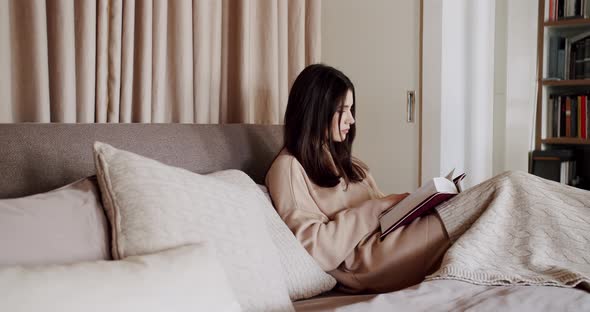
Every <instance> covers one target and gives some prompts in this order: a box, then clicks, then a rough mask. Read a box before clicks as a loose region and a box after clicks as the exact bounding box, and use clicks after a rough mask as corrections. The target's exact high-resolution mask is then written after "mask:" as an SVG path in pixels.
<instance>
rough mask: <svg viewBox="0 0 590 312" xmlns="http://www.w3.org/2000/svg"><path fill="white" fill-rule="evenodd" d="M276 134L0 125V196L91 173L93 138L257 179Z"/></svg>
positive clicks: (270, 130) (274, 129)
mask: <svg viewBox="0 0 590 312" xmlns="http://www.w3.org/2000/svg"><path fill="white" fill-rule="evenodd" d="M282 135H283V128H282V126H265V125H245V124H226V125H194V124H33V123H31V124H29V123H25V124H0V198H14V197H19V196H25V195H30V194H35V193H40V192H45V191H48V190H51V189H54V188H57V187H59V186H62V185H65V184H68V183H70V182H73V181H75V180H77V179H80V178H83V177H86V176H90V175H94V174H95V170H94V160H93V156H92V144H93V142H94V141H102V142H106V143H109V144H111V145H113V146H115V147H117V148H121V149H125V150H128V151H131V152H134V153H137V154H140V155H143V156H146V157H150V158H153V159H156V160H159V161H161V162H163V163H166V164H169V165H173V166H177V167H182V168H185V169H188V170H190V171H193V172H198V173H208V172H212V171H217V170H221V169H240V170H243V171H245V172H246V173H248V174H249V175H250V176H251V177H252V178H253V179H254V180H255V181H256V182H257V183H262V182H263V181H264V175H265V174H266V171H267V170H268V168H269V166H270V164H271V162H272V160H273V159H274V157H275V156H276V154H277V153H278V152H279V150H280V148H281V147H282V140H283V137H282Z"/></svg>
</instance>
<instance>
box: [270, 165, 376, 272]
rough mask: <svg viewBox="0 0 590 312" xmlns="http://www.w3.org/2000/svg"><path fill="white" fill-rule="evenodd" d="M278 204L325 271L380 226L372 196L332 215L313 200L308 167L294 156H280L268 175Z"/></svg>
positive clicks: (340, 260) (299, 238)
mask: <svg viewBox="0 0 590 312" xmlns="http://www.w3.org/2000/svg"><path fill="white" fill-rule="evenodd" d="M266 184H267V187H268V189H269V192H270V195H271V198H272V200H273V203H274V205H275V208H276V210H277V212H278V213H279V215H280V216H281V218H282V219H283V221H285V223H286V224H287V226H288V227H289V228H290V229H291V231H292V232H293V233H294V234H295V236H296V237H297V239H298V240H299V241H300V242H301V244H302V245H303V247H304V248H305V249H306V250H307V251H308V252H309V253H310V254H311V256H312V257H313V258H314V259H315V260H316V261H317V262H318V263H319V265H320V266H321V267H322V269H323V270H325V271H331V270H334V269H336V268H337V267H338V266H339V265H340V264H341V263H342V262H343V261H344V260H345V259H346V257H347V256H348V255H350V254H351V252H352V251H353V250H354V248H355V247H356V245H357V244H358V243H359V242H360V241H361V240H362V239H363V238H364V237H365V236H366V235H367V234H369V233H371V232H372V231H373V230H374V229H376V228H377V226H378V218H377V217H378V215H379V214H380V213H381V211H382V210H381V208H380V207H379V205H378V202H376V201H374V200H369V201H365V202H363V203H361V204H360V205H359V206H357V207H351V208H348V209H345V210H342V211H340V212H339V213H337V214H336V215H334V216H333V217H332V219H329V218H328V217H327V216H326V215H325V214H324V213H322V211H321V210H320V209H319V207H318V206H317V204H316V203H315V201H314V200H313V198H312V196H311V194H310V191H309V189H308V184H307V183H306V174H305V170H304V169H303V167H301V165H300V164H299V163H298V162H297V161H296V159H295V158H294V157H282V158H281V157H279V158H277V160H275V163H274V164H273V166H272V167H271V169H270V170H269V172H268V174H267V177H266Z"/></svg>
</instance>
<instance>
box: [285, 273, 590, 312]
mask: <svg viewBox="0 0 590 312" xmlns="http://www.w3.org/2000/svg"><path fill="white" fill-rule="evenodd" d="M295 309H296V311H298V312H316V311H347V312H348V311H354V312H357V311H358V312H361V311H362V312H366V311H429V312H433V311H519V312H520V311H590V292H588V291H585V290H580V289H572V288H558V287H549V286H478V285H473V284H470V283H466V282H460V281H452V280H437V281H429V282H423V283H421V284H418V285H415V286H413V287H410V288H406V289H404V290H400V291H396V292H391V293H385V294H378V295H352V296H351V295H342V294H332V295H329V296H325V297H316V298H312V299H308V300H304V301H298V302H295Z"/></svg>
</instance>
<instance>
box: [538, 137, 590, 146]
mask: <svg viewBox="0 0 590 312" xmlns="http://www.w3.org/2000/svg"><path fill="white" fill-rule="evenodd" d="M541 142H542V143H544V144H568V145H590V140H588V139H580V138H546V139H543V140H541Z"/></svg>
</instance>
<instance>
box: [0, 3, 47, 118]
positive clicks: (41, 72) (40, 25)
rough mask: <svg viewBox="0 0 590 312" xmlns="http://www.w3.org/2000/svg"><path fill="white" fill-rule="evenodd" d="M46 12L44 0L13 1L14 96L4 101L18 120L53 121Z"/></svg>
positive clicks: (11, 20)
mask: <svg viewBox="0 0 590 312" xmlns="http://www.w3.org/2000/svg"><path fill="white" fill-rule="evenodd" d="M46 16H47V9H46V7H45V2H44V1H35V0H22V1H10V17H9V19H10V39H9V43H8V44H9V45H10V48H11V50H12V51H11V53H10V54H9V55H10V56H11V63H12V64H11V65H12V66H11V69H10V71H11V74H12V79H11V80H12V90H11V91H12V92H11V95H12V97H11V99H10V100H9V101H6V102H4V101H3V103H6V104H3V105H12V109H13V117H14V120H15V121H38V122H50V121H51V114H50V105H49V104H50V98H49V62H48V55H47V54H48V52H47V49H48V47H47V19H46ZM25 34H26V37H25ZM3 98H4V95H0V99H3Z"/></svg>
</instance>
